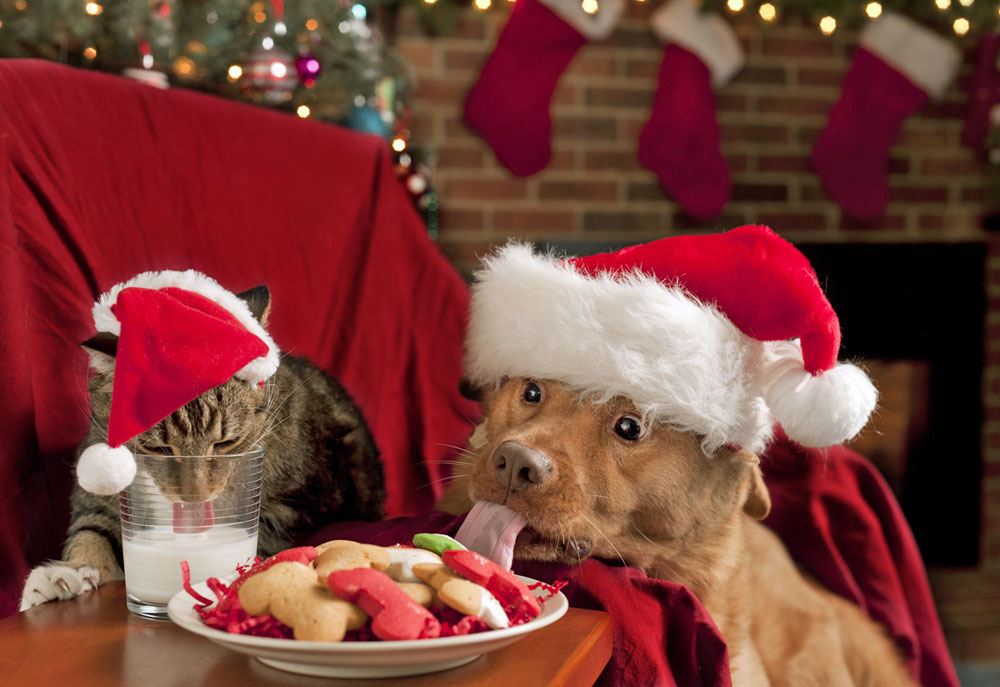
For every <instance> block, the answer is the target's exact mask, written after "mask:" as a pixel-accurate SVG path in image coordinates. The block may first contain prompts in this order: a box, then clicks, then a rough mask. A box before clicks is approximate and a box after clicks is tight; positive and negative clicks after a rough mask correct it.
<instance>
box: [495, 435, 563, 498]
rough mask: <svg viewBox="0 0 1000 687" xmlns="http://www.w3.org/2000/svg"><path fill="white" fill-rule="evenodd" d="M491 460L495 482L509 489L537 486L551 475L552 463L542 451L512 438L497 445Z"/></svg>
mask: <svg viewBox="0 0 1000 687" xmlns="http://www.w3.org/2000/svg"><path fill="white" fill-rule="evenodd" d="M491 460H492V462H493V474H494V476H495V477H496V480H497V482H499V483H500V484H501V485H502V486H503V487H505V488H506V489H508V490H509V491H524V490H526V489H531V488H533V487H537V486H539V485H540V484H543V483H544V482H545V481H546V480H548V478H549V477H550V476H551V475H552V463H550V462H549V459H548V458H546V457H545V454H544V453H542V452H541V451H538V450H536V449H533V448H529V447H528V446H525V445H524V444H521V443H518V442H516V441H513V440H508V441H505V442H503V443H502V444H500V445H499V446H497V448H496V450H495V451H494V452H493V456H492V458H491Z"/></svg>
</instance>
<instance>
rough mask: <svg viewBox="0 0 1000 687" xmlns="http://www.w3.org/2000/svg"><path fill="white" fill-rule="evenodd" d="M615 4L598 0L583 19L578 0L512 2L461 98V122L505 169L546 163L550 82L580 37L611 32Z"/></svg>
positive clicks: (520, 170)
mask: <svg viewBox="0 0 1000 687" xmlns="http://www.w3.org/2000/svg"><path fill="white" fill-rule="evenodd" d="M623 9H624V3H623V2H622V0H603V2H601V4H600V10H599V12H598V14H597V15H594V16H591V15H589V14H587V13H586V12H584V11H583V9H582V8H581V7H580V2H579V0H541V1H540V0H517V4H515V5H514V9H513V11H511V14H510V19H509V20H508V21H507V25H506V26H505V27H504V29H503V31H502V32H501V33H500V38H499V39H498V40H497V45H496V48H494V50H493V54H492V55H490V57H489V59H488V60H486V64H485V65H484V66H483V71H482V73H481V74H480V75H479V80H478V81H477V82H476V84H475V85H474V86H473V87H472V90H471V91H470V92H469V96H468V98H467V99H466V101H465V123H466V124H467V125H468V126H469V128H471V129H473V130H474V131H476V132H477V133H478V134H479V135H481V136H482V137H483V139H485V140H486V142H487V143H488V144H489V145H490V147H491V148H492V149H493V152H494V153H495V154H496V156H497V160H499V161H500V164H502V165H503V166H504V167H506V168H507V169H508V170H510V171H511V172H512V173H514V174H516V175H517V176H529V175H531V174H534V173H535V172H538V171H539V170H541V169H543V168H544V167H545V166H546V165H548V164H549V160H550V159H551V157H552V147H551V137H552V121H551V119H550V117H549V104H550V102H551V100H552V93H553V91H554V90H555V87H556V83H557V82H558V80H559V77H560V76H561V75H562V73H563V71H565V69H566V67H567V65H569V63H570V60H572V59H573V56H574V55H575V54H576V51H577V50H579V49H580V48H581V47H582V46H583V44H584V43H586V42H587V40H599V39H602V38H605V37H607V36H608V35H609V34H610V33H611V31H612V30H613V29H614V26H615V24H616V23H617V21H618V18H619V17H620V16H621V12H622V10H623Z"/></svg>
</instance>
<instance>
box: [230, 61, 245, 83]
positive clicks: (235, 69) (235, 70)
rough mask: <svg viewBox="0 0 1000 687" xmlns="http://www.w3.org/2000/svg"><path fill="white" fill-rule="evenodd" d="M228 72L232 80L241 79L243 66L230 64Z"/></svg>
mask: <svg viewBox="0 0 1000 687" xmlns="http://www.w3.org/2000/svg"><path fill="white" fill-rule="evenodd" d="M227 74H228V76H229V80H230V81H239V78H240V77H241V76H243V67H241V66H240V65H238V64H231V65H229V71H228V72H227Z"/></svg>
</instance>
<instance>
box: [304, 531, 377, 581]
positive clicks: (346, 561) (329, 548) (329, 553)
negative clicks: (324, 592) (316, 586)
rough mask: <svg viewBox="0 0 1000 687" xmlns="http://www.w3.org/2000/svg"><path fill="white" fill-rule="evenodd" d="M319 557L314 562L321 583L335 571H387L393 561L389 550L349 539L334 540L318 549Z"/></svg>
mask: <svg viewBox="0 0 1000 687" xmlns="http://www.w3.org/2000/svg"><path fill="white" fill-rule="evenodd" d="M316 551H317V556H316V560H315V561H313V567H315V568H316V573H317V574H318V575H319V577H320V581H321V582H323V581H325V580H326V576H327V575H329V574H330V573H331V572H333V571H334V570H351V569H352V568H375V569H376V570H385V569H386V568H388V567H389V563H390V562H391V559H390V557H389V551H388V549H386V548H384V547H381V546H373V545H371V544H360V543H358V542H356V541H349V540H347V539H334V540H333V541H328V542H326V543H325V544H320V545H319V546H317V547H316Z"/></svg>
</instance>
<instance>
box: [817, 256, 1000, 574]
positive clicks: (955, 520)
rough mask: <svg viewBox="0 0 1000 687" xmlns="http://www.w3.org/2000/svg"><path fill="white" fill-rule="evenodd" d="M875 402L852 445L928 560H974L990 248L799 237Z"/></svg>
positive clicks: (845, 350)
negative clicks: (875, 392) (891, 496)
mask: <svg viewBox="0 0 1000 687" xmlns="http://www.w3.org/2000/svg"><path fill="white" fill-rule="evenodd" d="M799 248H800V249H801V250H802V252H803V253H805V254H806V255H807V256H808V257H809V259H810V261H811V262H812V264H813V267H814V268H815V270H816V273H817V275H818V276H819V279H820V283H821V284H822V285H823V288H824V289H825V291H826V293H827V296H828V297H829V299H830V302H831V303H832V304H833V307H834V309H835V310H836V311H837V314H838V316H839V318H840V324H841V329H842V331H843V341H842V349H841V355H840V357H841V359H848V360H849V359H852V358H859V359H861V360H862V363H863V365H865V366H866V367H867V368H868V371H869V374H870V375H871V376H872V378H873V379H874V381H875V384H876V386H877V387H878V388H879V395H880V400H879V409H878V411H877V412H876V414H875V415H874V417H873V420H872V422H871V423H870V426H869V428H867V429H866V430H865V431H863V432H862V433H861V434H860V435H859V436H858V437H857V439H855V441H854V442H853V443H852V445H851V447H852V448H854V449H855V450H856V451H858V452H859V453H861V454H862V455H864V456H866V457H867V458H869V459H870V460H872V462H873V463H875V465H876V466H877V467H878V468H879V470H880V471H881V472H882V474H883V475H884V476H885V478H886V480H887V481H888V483H889V485H890V486H891V487H892V489H893V490H894V492H895V493H896V496H897V498H898V499H899V502H900V505H901V506H902V509H903V512H904V513H905V515H906V517H907V520H908V521H909V523H910V526H911V527H912V529H913V533H914V536H915V537H916V540H917V544H918V545H919V547H920V551H921V554H922V555H923V557H924V562H925V564H926V565H928V566H955V567H959V566H974V565H976V564H977V563H978V562H979V554H980V551H979V542H980V527H981V522H980V520H981V518H980V493H981V489H980V486H981V479H982V450H981V431H982V422H983V412H982V374H983V334H984V329H983V328H984V317H985V307H986V297H985V288H984V280H983V274H984V268H985V260H986V251H985V247H984V246H983V245H981V244H845V245H839V244H838V245H832V244H824V245H804V246H803V245H800V246H799Z"/></svg>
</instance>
